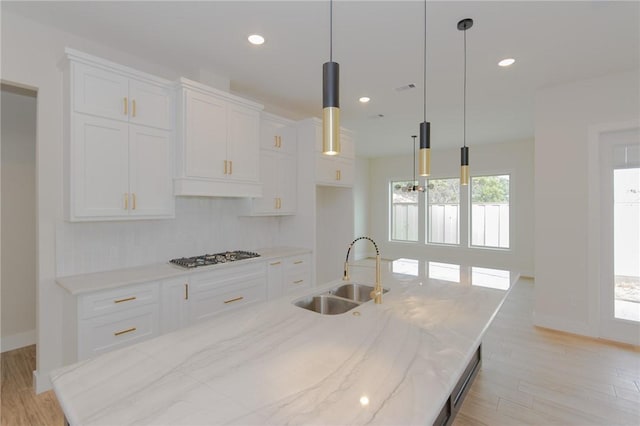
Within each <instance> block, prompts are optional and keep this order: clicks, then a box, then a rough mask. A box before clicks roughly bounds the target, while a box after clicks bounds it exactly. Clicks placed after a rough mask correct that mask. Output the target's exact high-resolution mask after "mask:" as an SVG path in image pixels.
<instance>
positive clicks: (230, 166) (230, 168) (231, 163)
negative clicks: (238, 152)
mask: <svg viewBox="0 0 640 426" xmlns="http://www.w3.org/2000/svg"><path fill="white" fill-rule="evenodd" d="M229 174H230V175H232V174H233V161H231V160H229Z"/></svg>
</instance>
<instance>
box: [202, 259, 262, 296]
mask: <svg viewBox="0 0 640 426" xmlns="http://www.w3.org/2000/svg"><path fill="white" fill-rule="evenodd" d="M266 273H267V272H266V265H265V262H257V263H253V264H249V265H233V266H226V267H224V268H222V269H220V270H217V271H210V272H203V273H201V274H193V275H192V276H191V292H192V293H193V294H195V293H199V292H203V291H210V290H213V289H216V288H220V287H224V286H226V285H228V284H230V283H232V282H234V283H235V282H237V283H243V282H246V281H248V280H252V279H254V278H255V277H264V276H265V275H266Z"/></svg>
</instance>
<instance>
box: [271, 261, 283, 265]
mask: <svg viewBox="0 0 640 426" xmlns="http://www.w3.org/2000/svg"><path fill="white" fill-rule="evenodd" d="M280 263H282V262H280V261H278V262H273V263H270V264H269V265H271V266H276V265H279V264H280Z"/></svg>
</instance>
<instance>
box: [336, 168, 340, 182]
mask: <svg viewBox="0 0 640 426" xmlns="http://www.w3.org/2000/svg"><path fill="white" fill-rule="evenodd" d="M336 180H340V170H336Z"/></svg>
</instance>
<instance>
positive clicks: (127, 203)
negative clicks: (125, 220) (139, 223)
mask: <svg viewBox="0 0 640 426" xmlns="http://www.w3.org/2000/svg"><path fill="white" fill-rule="evenodd" d="M124 209H125V210H129V194H124Z"/></svg>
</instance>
